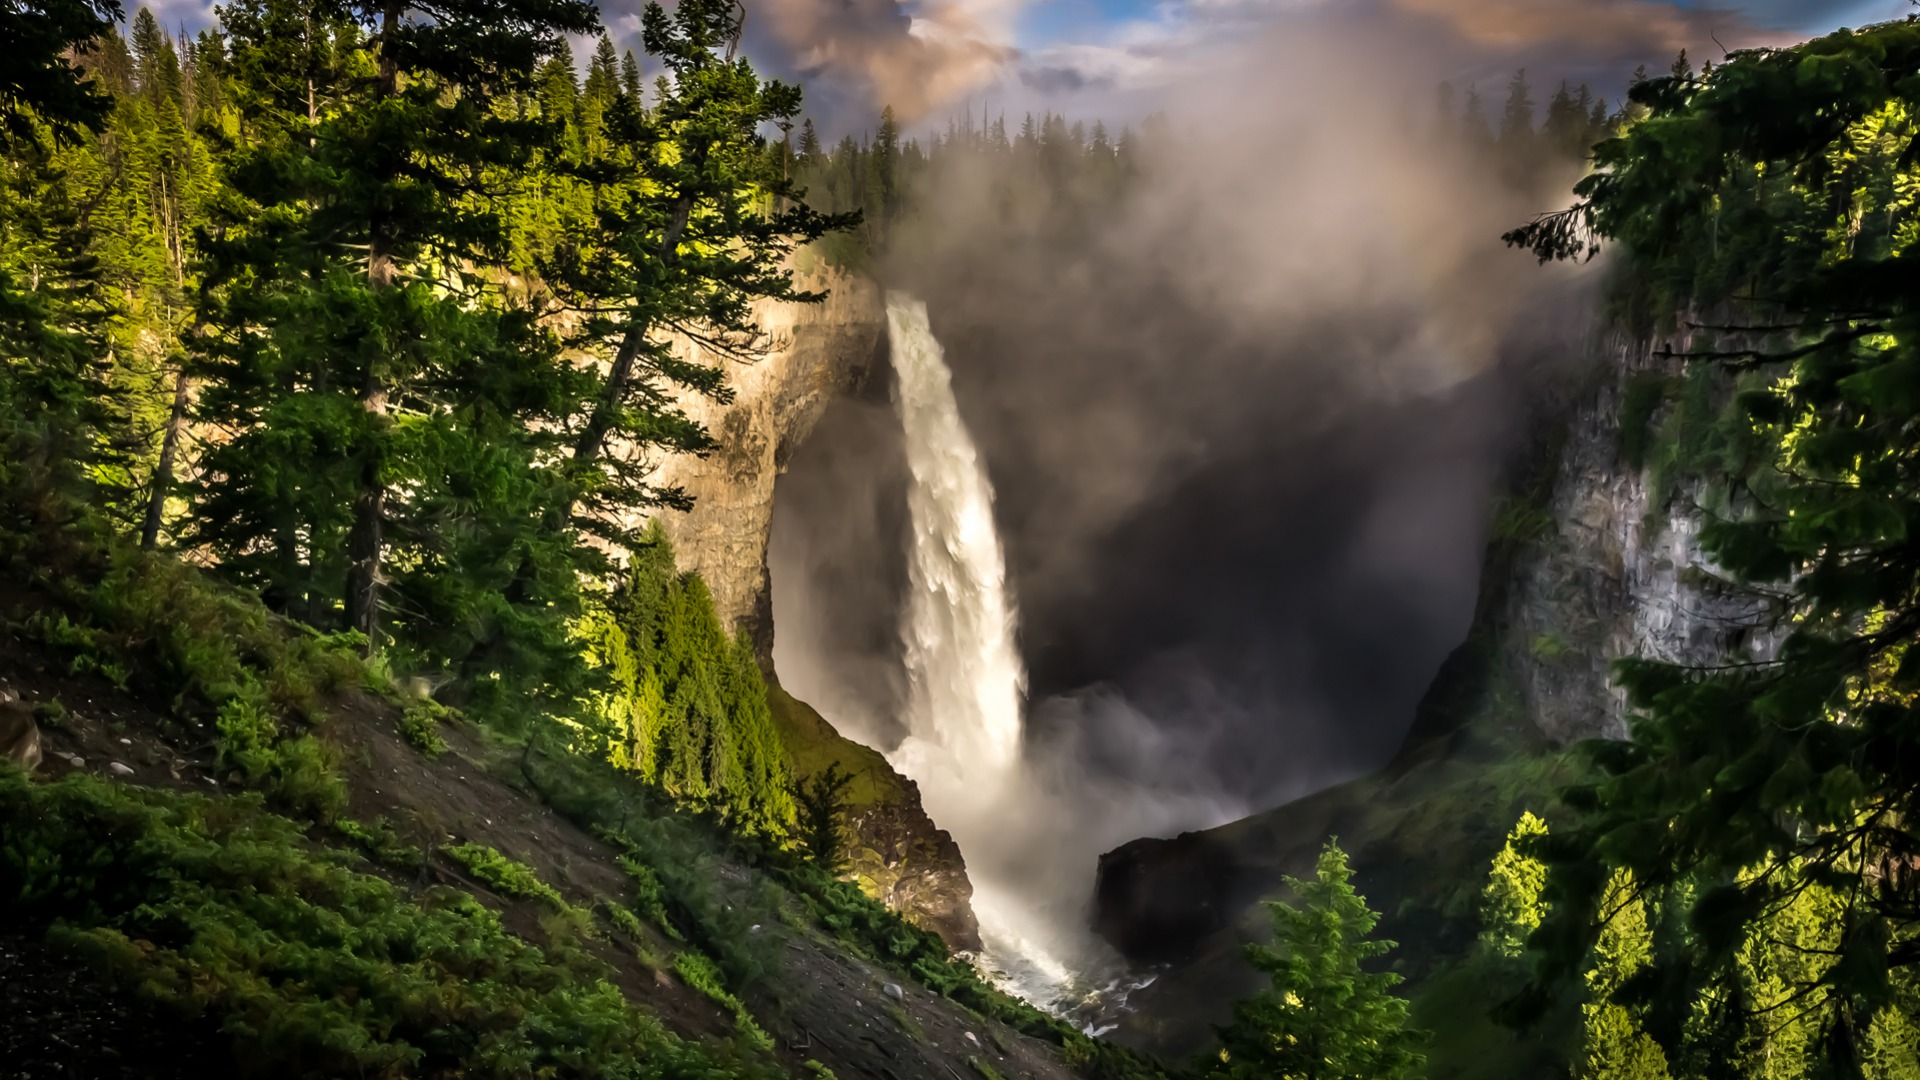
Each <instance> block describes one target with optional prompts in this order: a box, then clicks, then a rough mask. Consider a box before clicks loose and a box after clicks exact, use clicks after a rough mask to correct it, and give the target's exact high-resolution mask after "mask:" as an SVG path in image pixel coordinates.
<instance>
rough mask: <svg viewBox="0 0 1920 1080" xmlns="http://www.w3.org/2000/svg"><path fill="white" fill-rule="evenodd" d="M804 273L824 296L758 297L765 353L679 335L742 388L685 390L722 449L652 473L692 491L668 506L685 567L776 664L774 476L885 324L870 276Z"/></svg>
mask: <svg viewBox="0 0 1920 1080" xmlns="http://www.w3.org/2000/svg"><path fill="white" fill-rule="evenodd" d="M798 276H799V278H800V282H799V283H800V285H801V287H802V288H805V289H811V290H819V291H825V292H826V293H827V298H826V300H825V301H823V302H821V303H818V304H787V303H772V302H763V303H762V304H760V305H759V306H758V307H757V308H756V310H755V315H756V316H757V317H758V320H759V324H760V328H761V330H762V332H763V333H764V334H765V335H766V340H765V346H766V353H765V355H764V356H761V357H760V358H758V359H757V360H754V361H753V362H750V363H743V362H739V361H735V360H731V359H728V358H725V357H722V356H720V355H719V354H717V353H715V352H714V351H713V350H712V349H710V348H707V347H706V346H704V345H701V344H699V343H697V342H694V341H691V340H689V339H685V338H682V339H680V340H679V341H678V342H677V343H676V349H677V351H678V352H679V353H680V354H681V355H682V356H683V357H685V358H687V359H691V360H695V361H697V362H700V363H707V364H725V365H728V366H729V372H728V382H729V384H730V385H731V386H732V387H733V392H734V396H733V401H732V402H730V403H728V404H725V405H721V404H717V403H715V402H713V401H710V400H708V399H706V398H702V397H698V396H694V395H688V396H686V397H683V398H682V400H681V406H682V407H683V408H684V409H685V410H686V412H687V415H688V416H690V417H692V418H693V419H695V420H698V421H700V422H701V423H703V424H705V425H706V428H707V431H708V432H710V433H711V434H712V436H713V438H714V440H715V441H716V442H718V443H719V444H720V445H719V448H718V449H716V450H714V451H713V452H712V453H710V454H708V455H707V456H706V457H704V458H696V457H691V456H679V457H673V458H669V459H668V460H667V461H665V462H664V463H662V465H661V467H660V469H659V471H658V473H656V474H655V477H654V482H655V483H656V484H660V485H662V486H675V485H677V486H679V487H680V488H682V489H684V490H685V491H686V493H687V494H689V495H691V496H693V499H694V504H693V509H692V510H690V511H687V512H685V513H682V512H678V511H672V510H668V511H663V512H662V513H661V514H660V522H661V524H662V525H663V526H664V527H665V528H666V531H667V535H668V536H669V537H670V538H671V539H672V540H673V547H674V551H675V552H677V553H678V555H679V558H680V563H681V568H682V569H684V570H692V571H695V572H697V573H699V575H700V577H701V578H702V579H703V580H705V581H706V583H707V588H708V590H710V591H711V592H712V593H713V606H714V610H715V611H716V612H717V613H718V614H719V616H720V622H721V625H723V626H726V627H728V628H730V629H734V630H745V631H746V632H747V634H748V635H749V636H750V637H751V638H752V639H753V642H754V646H755V648H756V649H758V651H759V653H760V657H761V662H762V663H763V664H767V665H770V664H771V658H772V656H773V603H772V588H771V584H770V582H769V580H768V577H767V539H768V537H769V536H770V535H771V534H772V531H773V488H774V481H775V480H776V479H778V477H779V475H780V473H781V472H782V471H783V470H784V469H785V468H786V465H787V462H788V461H789V460H790V459H791V458H792V456H793V452H794V450H795V449H796V448H798V447H799V445H800V443H801V442H802V441H803V440H804V439H805V438H806V437H807V435H808V434H809V433H810V432H811V431H812V430H813V427H814V424H815V423H817V422H818V421H819V419H820V414H821V413H822V412H824V411H825V410H826V407H827V403H828V402H830V401H832V400H833V399H834V398H835V397H838V396H840V395H842V394H847V393H851V392H852V391H854V390H856V389H858V388H859V387H860V385H861V384H862V383H863V382H865V381H866V378H867V376H868V373H869V372H870V371H871V370H872V368H873V363H874V359H875V357H876V355H877V350H878V349H879V348H881V347H883V339H884V337H885V330H886V325H887V309H886V302H885V299H884V298H883V297H882V296H881V292H880V287H879V286H878V285H877V284H875V283H874V282H873V281H871V280H870V279H868V278H865V277H861V276H858V275H854V274H847V273H841V272H837V271H833V270H829V269H824V268H820V269H815V270H813V271H812V272H808V273H803V274H800V275H798Z"/></svg>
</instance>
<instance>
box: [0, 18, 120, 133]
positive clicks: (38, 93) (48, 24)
mask: <svg viewBox="0 0 1920 1080" xmlns="http://www.w3.org/2000/svg"><path fill="white" fill-rule="evenodd" d="M119 18H120V5H119V4H118V3H116V2H114V0H33V2H29V3H24V4H9V5H7V6H6V7H5V8H4V9H0V42H5V43H6V50H7V57H6V66H5V68H4V73H3V74H0V125H4V126H5V128H6V133H7V134H8V135H10V136H12V137H13V138H16V139H28V138H33V137H35V132H34V126H35V124H36V123H43V124H46V125H47V126H48V127H49V128H50V129H51V131H52V133H53V134H54V135H55V136H56V137H58V138H61V139H68V138H72V137H74V136H76V135H77V134H78V133H79V132H80V131H82V130H85V129H87V128H90V127H93V126H95V125H97V124H99V123H100V122H101V121H102V120H103V119H105V118H106V114H107V110H108V109H109V108H111V102H110V101H108V100H107V99H106V98H105V97H103V96H102V95H101V94H100V93H99V92H98V91H97V90H96V89H95V88H94V87H93V86H91V85H89V84H87V83H86V82H85V81H83V80H81V79H78V78H76V77H75V72H74V69H73V65H72V64H70V63H68V61H67V57H68V56H69V55H70V54H71V53H73V52H74V51H75V50H78V49H82V48H84V47H85V46H86V45H87V44H88V43H89V42H92V41H94V40H96V39H98V38H101V37H110V38H114V39H115V40H118V38H119V36H120V35H118V34H116V33H114V32H113V30H112V27H113V24H114V23H115V22H117V21H118V20H119Z"/></svg>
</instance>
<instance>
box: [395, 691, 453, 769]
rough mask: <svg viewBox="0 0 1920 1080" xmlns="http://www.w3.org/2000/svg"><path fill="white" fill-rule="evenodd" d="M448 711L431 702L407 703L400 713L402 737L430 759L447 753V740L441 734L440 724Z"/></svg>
mask: <svg viewBox="0 0 1920 1080" xmlns="http://www.w3.org/2000/svg"><path fill="white" fill-rule="evenodd" d="M446 714H447V710H446V709H443V708H441V707H440V706H439V705H436V704H434V703H433V702H432V701H429V700H414V701H409V702H407V704H406V706H405V707H404V708H403V709H401V711H400V737H401V738H403V739H405V740H407V743H408V744H409V745H410V746H412V747H413V748H414V749H415V750H418V751H420V752H421V753H423V754H425V755H427V756H428V757H430V758H432V757H439V756H440V755H441V754H444V753H446V752H447V740H446V737H445V736H444V735H441V734H440V722H441V720H442V719H444V718H445V716H446Z"/></svg>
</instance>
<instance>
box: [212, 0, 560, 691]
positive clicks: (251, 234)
mask: <svg viewBox="0 0 1920 1080" xmlns="http://www.w3.org/2000/svg"><path fill="white" fill-rule="evenodd" d="M223 16H224V26H225V30H226V32H227V36H228V44H229V53H230V59H229V63H230V65H231V70H232V72H233V81H232V86H233V89H234V92H235V94H236V95H238V101H239V104H240V106H241V108H242V110H243V111H244V112H245V113H247V114H248V116H249V122H248V123H247V124H246V125H245V126H244V135H243V137H242V138H241V139H240V140H238V141H236V142H235V143H233V144H232V145H230V146H229V147H228V148H227V150H226V154H227V157H228V160H229V167H228V178H229V180H230V182H231V192H230V194H228V195H227V196H226V197H224V198H223V200H222V202H221V204H220V206H219V207H218V211H217V215H216V224H217V226H218V227H217V229H216V230H214V231H212V232H210V233H209V235H208V237H207V241H206V245H205V247H206V253H207V260H206V264H207V274H206V280H205V283H204V288H203V294H202V296H203V299H202V303H201V318H202V319H203V320H204V322H205V324H206V325H207V326H208V327H209V330H210V333H209V335H208V336H207V338H206V339H205V342H204V346H203V349H202V354H201V357H200V358H199V359H198V360H197V371H198V374H200V375H201V376H203V377H204V378H205V380H206V381H207V383H208V386H207V390H206V391H205V393H204V394H203V395H202V397H201V399H200V405H199V410H200V414H201V416H202V418H203V420H204V421H205V422H208V423H210V424H215V425H218V426H219V427H221V428H222V429H224V430H225V431H227V432H230V433H231V437H230V438H229V439H227V440H226V441H224V442H222V443H220V444H219V445H217V446H216V447H214V448H212V449H210V450H209V452H208V454H207V456H206V458H205V460H204V461H203V462H202V463H201V465H202V468H201V470H200V479H199V481H198V483H197V485H196V506H195V515H194V516H195V523H196V532H195V534H194V536H193V540H194V541H195V542H198V543H204V544H206V545H207V546H208V547H209V548H210V549H211V550H212V551H213V552H215V553H216V554H217V555H218V556H219V558H220V559H221V562H222V564H223V566H224V567H225V569H226V570H227V571H228V572H229V573H230V574H232V575H234V576H235V577H237V578H239V579H241V580H244V581H248V582H250V583H253V584H256V585H257V586H259V587H260V588H262V590H263V592H264V593H265V595H266V596H267V597H268V598H269V600H270V602H272V603H273V604H274V605H275V606H277V607H279V608H280V609H282V610H285V611H288V612H289V613H292V614H296V615H299V616H301V617H303V618H307V619H309V620H310V621H314V622H316V623H319V624H321V625H329V626H344V627H346V628H349V629H353V630H357V631H359V632H361V633H363V634H365V635H367V637H368V640H369V642H370V643H372V642H374V641H376V640H392V641H393V643H394V644H395V645H396V646H398V647H400V648H402V649H404V650H406V651H408V652H413V653H417V654H419V656H420V658H421V660H420V662H423V663H445V662H455V661H458V662H461V663H469V664H471V665H473V666H474V667H477V668H479V669H480V670H477V671H472V672H470V673H471V674H474V675H475V676H476V677H475V678H473V679H470V680H467V685H469V686H473V687H480V688H487V687H504V686H509V685H519V684H517V683H514V682H513V681H512V680H506V681H503V680H502V679H501V678H499V677H498V676H499V675H500V674H501V673H502V672H503V671H508V670H511V669H512V668H513V667H514V666H515V665H516V664H517V663H519V662H522V661H529V662H530V661H531V660H532V659H533V658H532V657H531V656H530V655H528V653H527V650H532V651H536V652H542V653H543V654H544V655H545V656H546V657H547V658H549V659H553V658H556V657H557V656H558V655H559V654H558V652H557V650H558V649H559V647H560V644H561V643H562V642H563V640H564V639H563V635H561V634H560V632H559V620H561V619H564V617H565V614H566V612H567V609H568V604H569V603H570V601H569V600H568V599H567V598H568V597H570V596H571V595H572V594H573V592H574V591H575V588H576V586H575V575H576V573H577V569H576V565H577V557H576V555H575V553H574V549H575V545H573V544H572V543H571V541H570V539H569V537H568V536H567V535H566V534H565V533H564V531H555V530H549V529H546V528H544V525H545V521H546V514H545V510H546V507H545V505H544V500H545V499H546V494H545V493H548V492H551V491H552V490H553V489H554V486H553V483H552V479H551V475H550V473H551V470H552V468H554V467H555V465H554V460H553V459H554V457H555V456H556V454H555V453H554V448H553V446H552V440H553V436H552V435H551V434H550V432H551V431H553V430H554V429H556V428H557V427H558V426H560V425H561V424H562V423H563V422H564V418H565V417H566V416H567V415H570V414H571V412H572V411H573V409H574V407H575V403H576V401H577V395H578V393H579V392H580V383H579V379H580V376H579V373H578V372H577V371H576V369H575V368H574V367H573V365H571V364H569V363H566V362H565V361H564V360H562V359H561V358H560V356H559V354H558V351H557V348H556V343H555V342H553V341H552V339H551V335H550V334H548V333H547V332H546V331H545V330H544V329H542V328H541V327H540V326H539V325H538V324H537V322H536V321H535V319H534V318H533V315H532V313H530V312H527V311H524V310H519V309H516V308H515V307H514V306H513V305H511V304H509V303H507V302H506V301H505V299H504V298H503V297H502V295H501V294H500V293H499V291H498V288H497V283H496V282H495V281H493V280H491V279H490V278H489V277H488V276H487V275H485V274H484V273H476V272H475V271H474V270H472V269H470V268H473V267H485V266H487V265H489V264H490V263H492V262H496V261H497V260H498V259H499V257H500V255H501V251H502V247H503V234H504V227H503V223H502V221H501V219H500V213H501V208H500V206H499V205H498V203H497V202H496V201H494V200H488V199H485V198H483V197H476V196H477V195H478V193H479V191H480V190H481V189H480V187H479V185H478V184H477V180H478V179H479V177H480V176H481V175H482V174H484V173H486V172H488V171H491V172H492V173H494V174H495V175H500V174H511V173H512V172H513V171H514V169H515V167H516V166H517V165H519V164H521V163H523V162H524V161H525V160H526V157H527V155H528V153H529V151H530V148H531V146H532V145H533V144H534V143H535V142H536V141H537V139H538V138H539V136H540V135H541V133H542V131H543V129H541V128H538V127H537V126H534V125H531V124H529V123H527V122H524V121H520V120H517V119H514V118H511V117H508V116H506V115H504V114H503V113H502V112H501V111H500V110H496V109H495V108H493V105H492V103H493V101H494V100H495V99H496V98H500V97H505V96H507V95H510V94H512V93H514V92H521V91H524V90H526V89H527V88H528V87H529V85H530V81H531V77H532V73H533V72H534V70H535V67H536V65H537V64H538V63H539V62H540V61H541V60H542V59H544V58H545V57H546V56H549V55H552V54H553V53H555V52H557V51H558V50H559V49H560V48H561V47H562V46H563V44H564V35H565V34H567V33H580V32H585V31H588V30H591V29H593V28H595V26H596V23H595V19H594V13H593V10H592V8H591V7H590V6H589V5H587V4H585V3H583V2H579V0H459V2H455V3H448V4H440V5H434V6H432V7H428V6H415V5H411V4H407V3H403V2H398V0H395V2H390V3H386V4H384V5H381V6H372V7H360V6H354V5H346V6H342V7H339V8H332V9H328V8H319V9H316V8H314V7H311V6H309V4H308V3H306V2H305V0H237V2H236V3H235V4H233V5H230V6H229V7H227V8H225V9H223ZM396 492H402V493H404V494H403V495H401V496H399V497H397V498H396V497H395V493H396ZM528 515H532V516H531V517H529V516H528ZM396 549H397V550H399V551H400V552H402V553H403V554H404V557H403V558H401V559H399V560H398V562H397V564H396V563H390V562H389V558H388V556H389V554H390V553H391V552H392V551H394V550H396ZM502 560H505V562H506V564H507V567H508V570H509V572H511V571H512V569H513V567H515V566H516V565H518V564H520V563H522V562H535V561H537V562H538V563H539V564H540V565H541V566H542V567H543V568H544V569H543V572H542V573H541V574H540V575H538V580H539V581H540V583H541V586H542V590H531V589H529V590H523V591H526V592H528V594H529V595H538V594H541V593H542V591H544V596H543V600H544V602H543V603H542V604H539V605H533V604H529V603H520V604H518V605H514V604H508V603H505V602H504V601H502V600H501V599H500V596H501V590H502V587H503V585H504V582H500V583H490V582H489V581H488V577H487V575H488V574H489V573H491V572H493V568H494V567H496V566H497V565H499V563H500V562H501V561H502ZM389 596H391V597H393V598H395V599H396V600H397V602H398V603H399V605H400V610H401V611H402V612H404V613H405V614H406V616H407V617H406V618H405V619H403V620H399V621H396V622H395V623H394V624H393V626H392V627H390V631H389V632H388V633H387V634H385V635H384V636H383V635H382V634H381V632H380V627H381V622H380V619H379V613H380V611H381V609H382V608H383V606H384V605H385V599H384V598H386V597H389ZM543 625H544V626H547V627H548V629H546V630H544V631H543V630H541V629H540V627H542V626H543ZM477 639H484V640H487V641H489V642H490V643H495V644H498V645H499V648H497V649H495V650H494V651H493V652H491V653H490V654H489V655H488V656H486V657H476V656H474V655H473V654H472V650H471V648H470V646H469V645H463V644H462V643H463V642H465V643H470V642H472V641H474V640H477ZM509 639H510V640H512V641H515V642H518V643H519V644H520V645H521V646H524V649H515V648H509V647H508V646H507V644H506V642H507V641H508V640H509ZM536 642H540V643H544V644H540V645H536V644H535V643H536ZM521 674H523V675H524V674H525V672H524V670H523V671H522V672H521ZM523 681H524V685H523V686H521V688H523V689H524V688H526V687H546V686H547V685H549V682H552V683H562V682H564V680H561V679H558V678H554V679H552V680H547V679H544V678H536V679H526V680H523ZM563 690H564V687H563V686H555V687H554V691H555V692H561V691H563Z"/></svg>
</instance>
